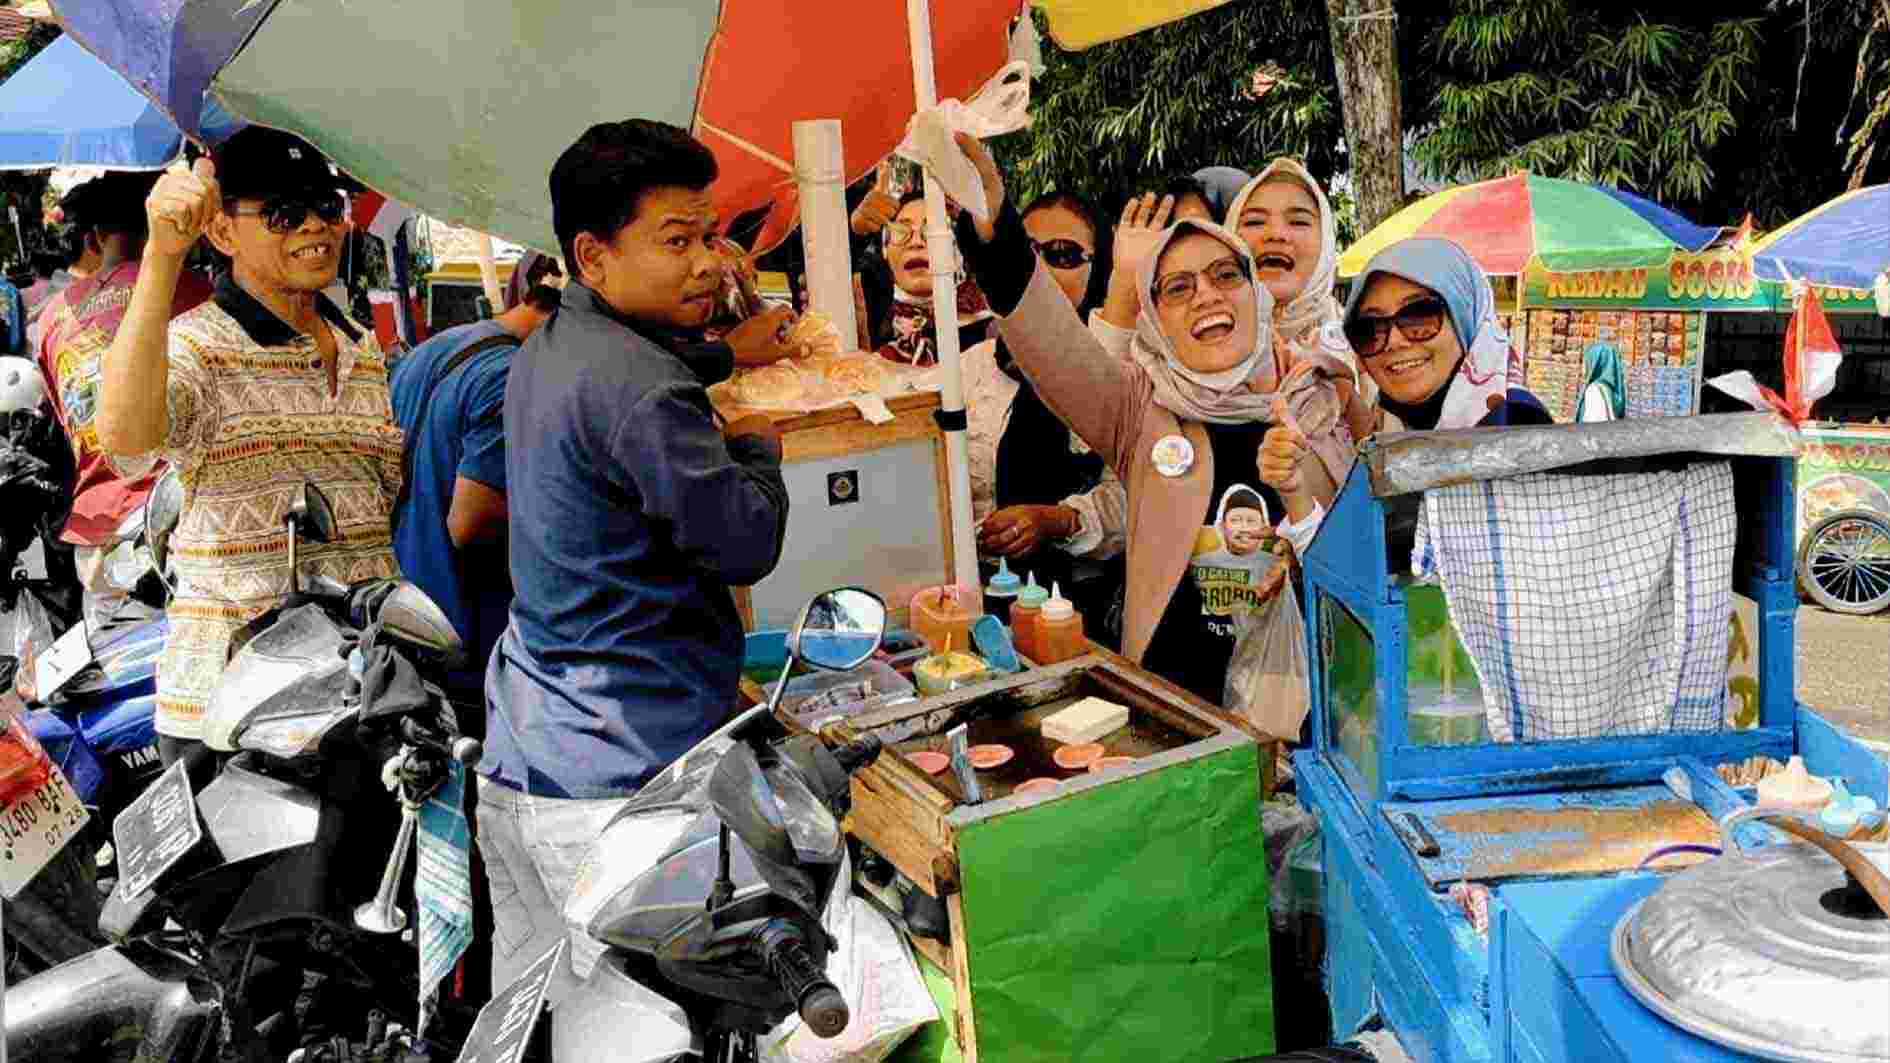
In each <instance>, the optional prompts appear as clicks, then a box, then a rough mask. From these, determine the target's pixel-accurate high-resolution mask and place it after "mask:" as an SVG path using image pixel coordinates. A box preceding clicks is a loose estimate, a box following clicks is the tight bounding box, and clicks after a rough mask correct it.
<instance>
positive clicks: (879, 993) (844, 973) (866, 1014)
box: [760, 860, 939, 1063]
mask: <svg viewBox="0 0 1890 1063" xmlns="http://www.w3.org/2000/svg"><path fill="white" fill-rule="evenodd" d="M851 865H852V861H851V860H843V861H842V862H841V867H840V878H839V882H840V885H838V886H836V887H835V888H834V894H833V896H832V897H830V898H828V901H827V910H826V911H825V912H824V913H823V914H822V915H821V923H822V925H824V926H825V927H826V928H827V933H828V934H829V935H831V936H832V937H833V939H834V941H835V942H836V943H837V944H838V945H839V949H838V950H837V951H835V952H833V953H831V954H830V955H829V956H828V959H827V978H828V979H829V980H830V981H832V982H833V984H834V985H835V986H837V987H839V989H840V995H841V996H843V997H845V998H846V1001H847V1009H848V1010H849V1011H850V1012H851V1013H852V1018H851V1019H850V1020H849V1021H848V1022H847V1028H846V1029H845V1030H842V1031H841V1033H840V1036H838V1037H835V1038H832V1039H824V1038H821V1037H818V1036H816V1035H815V1034H814V1031H812V1030H809V1029H807V1028H806V1025H805V1024H804V1023H802V1022H801V1017H800V1016H799V1015H789V1016H788V1017H787V1019H786V1020H785V1021H784V1022H782V1023H781V1025H779V1026H777V1027H775V1028H774V1029H773V1030H772V1031H770V1032H769V1033H768V1034H767V1036H765V1037H763V1038H762V1043H761V1046H760V1047H761V1058H762V1059H763V1060H765V1061H767V1063H880V1061H881V1060H883V1059H885V1058H886V1057H887V1056H890V1055H892V1053H893V1050H894V1049H896V1048H898V1047H899V1045H900V1044H901V1043H902V1042H903V1041H905V1039H906V1038H908V1037H910V1036H912V1034H913V1032H914V1031H916V1030H918V1028H919V1027H921V1026H924V1025H925V1024H926V1023H928V1022H936V1021H938V1017H939V1015H938V1005H937V1004H935V1003H933V1002H932V994H931V992H930V991H929V990H927V989H926V987H925V978H924V977H923V976H922V975H920V974H919V965H918V962H917V961H916V960H914V959H913V958H912V950H911V948H910V947H908V946H907V945H906V942H905V939H903V938H901V937H900V936H899V931H897V930H895V929H894V928H893V925H892V923H891V921H889V920H888V919H887V918H886V917H885V916H883V915H881V914H880V913H879V911H878V910H877V909H875V908H874V907H873V906H872V905H871V904H870V903H868V902H867V901H866V900H864V899H863V898H860V897H856V896H854V894H853V891H852V890H851V889H848V888H847V887H848V885H849V884H851V883H852V881H853V869H852V866H851Z"/></svg>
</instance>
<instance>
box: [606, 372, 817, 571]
mask: <svg viewBox="0 0 1890 1063" xmlns="http://www.w3.org/2000/svg"><path fill="white" fill-rule="evenodd" d="M611 457H612V459H613V460H614V461H615V462H616V464H617V467H618V468H619V469H620V470H622V474H623V475H625V476H627V477H628V478H629V479H630V481H631V482H632V484H633V485H634V487H635V489H636V491H637V494H638V495H639V496H640V497H641V498H642V501H643V508H644V512H645V513H647V514H649V516H651V517H652V518H654V519H656V520H658V521H660V522H662V523H663V524H664V525H666V526H667V528H668V531H669V533H670V538H671V541H672V542H673V543H674V544H675V546H676V549H677V550H678V551H680V552H681V553H682V555H683V556H684V557H685V558H687V559H688V560H689V561H690V563H692V564H694V565H696V566H698V567H700V568H701V569H703V570H704V571H707V572H712V573H715V574H717V575H719V576H721V577H722V578H723V579H726V580H727V581H728V582H730V583H734V584H754V583H758V582H760V581H761V579H762V578H763V577H765V576H767V575H768V573H770V572H772V571H774V566H775V564H776V563H777V562H778V561H780V559H781V542H782V539H783V538H784V536H785V535H786V532H787V512H788V496H787V484H786V482H785V481H784V480H782V478H781V456H780V454H779V453H778V452H775V451H774V449H773V448H771V447H768V446H767V445H766V444H763V443H761V442H760V441H759V440H748V439H738V440H735V441H732V442H725V441H724V440H723V438H722V433H721V432H719V431H717V430H716V428H715V424H714V421H713V420H712V419H711V417H710V409H709V399H708V395H707V394H705V393H704V392H703V390H702V389H701V388H700V387H694V388H690V387H683V386H680V385H670V386H667V387H660V388H656V389H654V390H652V391H651V392H650V393H649V394H648V395H647V396H645V397H644V399H643V400H642V401H640V402H638V403H637V404H636V406H635V407H634V408H633V409H631V410H629V411H627V413H626V415H625V416H624V417H623V419H622V421H621V422H619V425H618V428H617V432H616V436H615V438H614V439H613V440H612V443H611Z"/></svg>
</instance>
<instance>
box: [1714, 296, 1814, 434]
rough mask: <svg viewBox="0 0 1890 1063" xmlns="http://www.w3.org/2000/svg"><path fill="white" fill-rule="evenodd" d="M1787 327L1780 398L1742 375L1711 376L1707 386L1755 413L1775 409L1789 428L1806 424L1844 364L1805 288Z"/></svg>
mask: <svg viewBox="0 0 1890 1063" xmlns="http://www.w3.org/2000/svg"><path fill="white" fill-rule="evenodd" d="M1797 302H1798V309H1797V310H1796V311H1794V312H1793V314H1792V320H1791V324H1789V325H1787V326H1786V328H1785V394H1784V396H1782V397H1781V396H1780V395H1779V394H1778V393H1777V392H1775V391H1773V390H1772V389H1771V388H1768V387H1766V386H1765V385H1763V384H1761V383H1759V382H1758V381H1757V380H1754V379H1753V378H1752V374H1751V373H1748V372H1746V371H1744V370H1740V371H1739V372H1737V373H1727V374H1725V375H1724V376H1717V377H1714V378H1713V379H1712V380H1710V381H1708V383H1710V384H1712V385H1713V386H1714V387H1716V388H1718V389H1720V390H1721V391H1724V392H1725V393H1727V394H1728V395H1731V396H1733V397H1734V398H1737V399H1743V400H1745V401H1746V402H1747V403H1750V404H1751V405H1752V407H1753V408H1754V409H1759V410H1763V409H1767V408H1770V409H1774V410H1777V411H1778V412H1779V413H1781V414H1783V415H1784V416H1785V418H1786V419H1787V420H1789V421H1791V423H1792V424H1794V425H1802V424H1804V423H1805V422H1806V421H1809V420H1811V408H1812V406H1814V405H1815V404H1816V403H1817V401H1818V400H1819V399H1822V398H1824V397H1825V396H1826V395H1829V394H1831V389H1832V388H1835V387H1836V386H1837V373H1838V366H1840V365H1843V364H1844V352H1843V350H1841V349H1840V348H1839V347H1838V342H1837V335H1836V334H1835V333H1833V332H1832V331H1831V322H1830V320H1829V319H1828V318H1826V317H1825V316H1824V304H1823V303H1821V302H1820V301H1819V299H1818V293H1817V292H1816V291H1813V290H1812V289H1811V288H1810V287H1806V288H1805V289H1804V295H1803V296H1801V297H1800V298H1799V299H1798V300H1797Z"/></svg>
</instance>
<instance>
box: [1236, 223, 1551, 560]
mask: <svg viewBox="0 0 1890 1063" xmlns="http://www.w3.org/2000/svg"><path fill="white" fill-rule="evenodd" d="M1345 336H1346V339H1347V341H1348V342H1350V343H1351V345H1352V350H1353V351H1354V352H1355V353H1357V355H1358V360H1359V364H1360V365H1362V366H1363V367H1364V369H1365V372H1366V374H1367V375H1368V376H1370V377H1371V378H1372V381H1373V382H1374V383H1376V384H1377V385H1378V415H1377V417H1376V420H1375V424H1374V428H1375V430H1377V431H1384V432H1398V431H1423V432H1428V431H1432V430H1434V429H1444V428H1474V427H1488V426H1496V425H1524V424H1552V423H1554V422H1553V419H1552V418H1551V417H1550V416H1549V414H1548V411H1547V410H1545V409H1544V408H1543V406H1542V403H1541V402H1540V401H1538V400H1537V399H1536V397H1535V396H1534V395H1532V394H1530V392H1529V391H1528V389H1527V388H1525V387H1523V384H1522V372H1521V366H1520V365H1519V364H1518V363H1517V361H1516V360H1515V359H1514V358H1513V357H1512V353H1511V350H1510V342H1509V333H1508V332H1507V331H1506V330H1504V328H1503V324H1502V322H1501V320H1500V319H1498V317H1497V315H1496V293H1495V291H1494V290H1492V289H1491V287H1490V278H1489V277H1488V275H1486V274H1485V273H1484V272H1483V267H1481V266H1479V265H1477V263H1476V260H1475V259H1473V258H1471V257H1470V253H1469V252H1468V251H1465V250H1464V249H1463V248H1462V247H1460V246H1458V245H1457V244H1456V243H1455V242H1453V241H1450V240H1445V239H1441V238H1437V237H1422V238H1417V239H1411V240H1401V241H1399V242H1398V243H1395V244H1392V245H1391V246H1390V247H1387V248H1385V249H1384V250H1383V251H1380V252H1379V253H1378V254H1377V255H1375V256H1373V258H1372V260H1371V262H1369V263H1367V264H1366V266H1365V272H1364V273H1362V274H1360V275H1359V279H1358V283H1357V284H1356V285H1355V286H1354V287H1353V289H1352V297H1351V299H1350V301H1348V302H1347V303H1346V307H1345ZM1305 452H1306V441H1305V437H1304V436H1303V435H1301V434H1300V433H1299V432H1298V430H1297V429H1295V428H1293V427H1291V426H1289V425H1282V426H1280V427H1278V428H1275V429H1274V430H1273V431H1271V432H1269V433H1268V434H1267V441H1266V445H1265V446H1264V447H1263V449H1262V453H1261V472H1262V475H1263V477H1264V478H1265V479H1266V481H1267V483H1268V484H1269V485H1271V486H1272V487H1273V488H1274V489H1275V490H1277V491H1279V492H1280V495H1281V497H1282V498H1283V499H1284V500H1285V501H1286V509H1287V516H1288V518H1289V520H1288V521H1287V522H1286V523H1283V524H1282V525H1281V526H1280V530H1281V533H1282V534H1284V535H1286V536H1288V537H1289V538H1291V539H1292V540H1293V541H1294V545H1295V546H1297V547H1300V548H1301V549H1302V551H1303V549H1304V546H1305V545H1306V544H1309V543H1310V542H1311V541H1312V536H1313V533H1314V532H1315V531H1317V530H1318V526H1319V523H1320V521H1321V520H1322V519H1323V517H1324V513H1325V510H1324V506H1323V503H1322V500H1320V499H1318V498H1316V497H1315V496H1314V493H1313V492H1311V491H1308V490H1306V488H1305V485H1304V484H1303V483H1302V479H1303V478H1302V477H1301V476H1300V471H1301V470H1302V469H1303V468H1304V467H1305V460H1304V459H1305Z"/></svg>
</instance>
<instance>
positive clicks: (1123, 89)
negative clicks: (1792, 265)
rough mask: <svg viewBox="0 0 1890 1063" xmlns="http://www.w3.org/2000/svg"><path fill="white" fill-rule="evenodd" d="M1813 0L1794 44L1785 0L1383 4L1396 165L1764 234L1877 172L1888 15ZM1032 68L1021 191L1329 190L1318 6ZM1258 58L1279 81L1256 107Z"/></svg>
mask: <svg viewBox="0 0 1890 1063" xmlns="http://www.w3.org/2000/svg"><path fill="white" fill-rule="evenodd" d="M1814 4H1815V7H1816V11H1815V15H1814V18H1813V21H1812V36H1811V39H1810V41H1808V42H1807V40H1806V38H1805V28H1804V6H1803V0H1717V2H1716V3H1713V4H1699V5H1657V6H1655V7H1652V8H1649V7H1646V6H1643V7H1641V8H1633V7H1623V6H1620V5H1604V4H1595V3H1591V2H1588V0H1429V2H1428V3H1426V2H1422V0H1398V3H1397V10H1398V33H1399V42H1400V45H1399V50H1400V55H1399V66H1400V70H1401V73H1402V76H1403V79H1404V83H1403V87H1402V96H1403V100H1404V111H1405V113H1404V127H1405V128H1406V129H1407V130H1411V131H1413V132H1412V134H1411V136H1410V138H1409V142H1408V143H1409V154H1410V155H1411V156H1412V157H1413V158H1414V159H1415V161H1416V162H1417V164H1418V166H1419V168H1420V169H1421V170H1422V171H1423V172H1424V173H1426V174H1427V175H1428V176H1431V177H1434V178H1436V179H1439V180H1451V181H1460V180H1475V179H1480V178H1484V177H1494V176H1500V175H1502V174H1504V173H1508V172H1511V171H1513V170H1516V169H1529V170H1531V171H1533V172H1535V173H1538V174H1542V175H1544V176H1548V177H1567V178H1572V179H1576V180H1585V181H1595V182H1599V183H1603V184H1609V185H1618V186H1623V187H1628V188H1632V189H1633V190H1635V191H1636V192H1639V193H1640V194H1642V195H1645V196H1648V197H1650V198H1652V199H1655V200H1656V201H1658V202H1661V203H1663V204H1665V205H1667V206H1670V207H1672V208H1674V209H1676V210H1679V211H1680V212H1682V213H1684V214H1687V215H1689V216H1691V217H1694V218H1696V219H1698V220H1700V221H1702V222H1721V223H1734V222H1737V221H1738V220H1739V219H1740V218H1741V217H1743V216H1744V214H1745V212H1746V211H1747V210H1753V211H1755V212H1756V213H1757V214H1758V216H1759V218H1760V220H1761V222H1763V223H1766V224H1777V223H1779V222H1782V221H1784V220H1787V219H1789V218H1791V217H1793V216H1795V215H1797V214H1800V213H1802V212H1804V211H1806V210H1809V209H1811V208H1812V207H1814V206H1817V205H1818V204H1819V203H1821V202H1823V201H1824V200H1826V199H1829V198H1830V197H1832V196H1834V195H1837V194H1838V193H1840V192H1842V191H1843V190H1844V187H1845V183H1846V178H1847V177H1848V176H1849V170H1848V169H1847V167H1851V168H1857V167H1861V168H1862V169H1865V170H1868V171H1869V175H1870V179H1871V180H1876V181H1881V180H1884V179H1885V178H1886V177H1890V173H1886V169H1887V168H1890V147H1879V144H1880V142H1883V141H1885V140H1886V139H1890V16H1884V17H1883V19H1882V25H1880V26H1877V28H1876V29H1875V30H1873V28H1872V27H1873V26H1874V25H1877V21H1878V20H1879V15H1878V13H1877V12H1878V9H1879V8H1880V7H1882V6H1883V4H1884V0H1844V2H1837V3H1834V2H1831V0H1814ZM1643 12H1645V13H1643ZM1873 32H1874V33H1875V34H1876V37H1875V38H1872V37H1871V34H1872V33H1873ZM1872 40H1875V41H1876V42H1877V43H1876V45H1875V47H1874V48H1873V47H1871V41H1872ZM1806 47H1809V48H1810V56H1809V61H1808V69H1809V70H1810V71H1811V76H1809V77H1807V78H1806V80H1805V85H1804V95H1803V98H1802V99H1800V100H1797V101H1796V102H1797V104H1798V111H1799V122H1798V128H1797V129H1793V128H1792V126H1791V122H1790V119H1791V113H1792V108H1793V104H1794V96H1795V94H1796V92H1797V71H1798V65H1799V62H1800V61H1801V59H1802V58H1803V57H1804V56H1803V50H1804V49H1805V48H1806ZM1045 60H1046V62H1047V63H1048V64H1049V70H1048V71H1047V72H1046V74H1045V75H1044V77H1043V78H1042V79H1040V81H1039V83H1038V84H1037V86H1036V87H1035V89H1034V90H1033V94H1034V96H1035V103H1034V104H1033V110H1034V113H1035V115H1036V121H1035V124H1034V126H1033V128H1032V129H1031V130H1030V131H1028V132H1025V133H1020V134H1017V135H1016V136H1013V137H1010V138H1006V140H1007V141H1008V142H1007V143H1001V144H999V145H998V148H999V158H1000V161H1002V162H1003V163H1004V164H1005V165H1007V166H1008V167H1010V168H1011V169H1010V172H1011V173H1012V174H1013V175H1014V183H1016V184H1017V185H1018V186H1019V195H1020V196H1023V197H1028V196H1029V195H1032V194H1035V193H1036V192H1039V191H1042V190H1045V189H1048V188H1050V187H1053V186H1054V187H1062V188H1070V189H1073V190H1076V191H1079V192H1083V193H1085V194H1087V195H1090V196H1091V197H1092V198H1096V199H1099V200H1102V201H1106V202H1108V203H1109V204H1111V205H1113V203H1114V202H1119V197H1120V196H1121V195H1122V194H1125V193H1128V192H1130V191H1135V190H1140V189H1142V188H1146V187H1149V186H1150V185H1151V184H1152V183H1153V182H1155V181H1156V180H1157V179H1158V178H1160V177H1162V176H1165V175H1167V174H1170V173H1174V172H1182V171H1191V170H1194V169H1197V168H1199V167H1201V166H1207V165H1212V164H1226V165H1232V166H1239V167H1242V168H1245V169H1249V170H1251V169H1253V168H1255V167H1257V166H1259V165H1261V164H1262V163H1263V162H1264V161H1265V160H1267V159H1268V158H1271V157H1272V156H1274V155H1278V154H1293V155H1298V156H1300V157H1302V158H1304V159H1305V160H1306V162H1307V164H1308V165H1309V166H1310V167H1311V168H1312V170H1313V172H1314V173H1316V174H1319V175H1320V176H1321V177H1322V178H1325V179H1327V180H1328V181H1330V180H1331V179H1332V178H1333V177H1335V176H1338V175H1340V174H1342V173H1343V172H1344V171H1345V168H1346V155H1345V149H1344V146H1343V142H1344V137H1345V133H1344V123H1343V116H1342V114H1341V111H1340V106H1341V105H1340V100H1339V93H1338V86H1337V80H1336V75H1335V71H1334V68H1333V62H1334V60H1333V55H1332V38H1331V33H1330V28H1329V26H1328V24H1327V21H1326V9H1325V4H1324V3H1323V2H1322V0H1234V2H1232V3H1229V4H1226V5H1224V6H1222V7H1218V8H1215V9H1213V10H1211V11H1209V12H1206V13H1203V14H1200V15H1195V16H1190V17H1189V18H1186V19H1183V20H1182V21H1180V22H1178V23H1175V24H1173V25H1169V26H1165V27H1162V28H1160V29H1157V30H1154V31H1151V32H1148V33H1143V34H1140V35H1137V36H1135V37H1131V38H1129V39H1127V40H1124V41H1118V42H1115V43H1113V44H1109V45H1104V46H1101V47H1098V48H1095V49H1092V50H1090V51H1087V52H1081V53H1067V52H1060V51H1058V50H1056V49H1055V48H1054V47H1050V46H1047V47H1046V49H1045ZM1263 65H1264V66H1268V67H1269V68H1271V67H1274V66H1277V67H1278V73H1279V74H1280V75H1281V80H1280V81H1279V82H1278V83H1277V84H1276V85H1275V86H1274V87H1273V88H1272V89H1270V90H1269V91H1268V92H1266V93H1265V94H1264V95H1263V96H1261V97H1259V98H1255V97H1253V96H1252V94H1251V92H1250V86H1251V82H1252V74H1253V71H1254V70H1255V69H1256V68H1259V67H1261V66H1263ZM1853 71H1855V74H1854V73H1853ZM1873 149H1875V150H1874V151H1873ZM1847 158H1848V160H1849V161H1848V162H1847ZM1873 160H1874V161H1873ZM1335 209H1336V208H1335Z"/></svg>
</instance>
